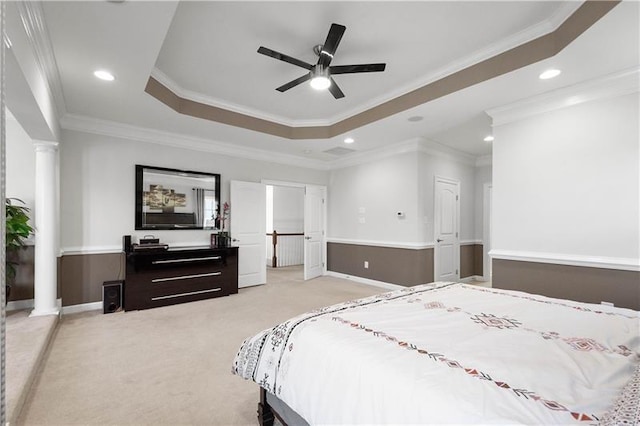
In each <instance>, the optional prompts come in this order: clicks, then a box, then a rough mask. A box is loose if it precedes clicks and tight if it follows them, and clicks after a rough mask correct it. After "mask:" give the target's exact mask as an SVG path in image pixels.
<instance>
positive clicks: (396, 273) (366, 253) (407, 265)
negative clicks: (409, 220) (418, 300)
mask: <svg viewBox="0 0 640 426" xmlns="http://www.w3.org/2000/svg"><path fill="white" fill-rule="evenodd" d="M365 261H368V262H369V268H368V269H365V268H364V262H365ZM327 270H329V271H332V272H339V273H341V274H345V275H353V276H356V277H361V278H368V279H371V280H376V281H382V282H386V283H391V284H398V285H403V286H412V285H417V284H424V283H430V282H433V249H430V248H429V249H421V250H414V249H403V248H394V247H378V246H365V245H359V244H343V243H328V244H327Z"/></svg>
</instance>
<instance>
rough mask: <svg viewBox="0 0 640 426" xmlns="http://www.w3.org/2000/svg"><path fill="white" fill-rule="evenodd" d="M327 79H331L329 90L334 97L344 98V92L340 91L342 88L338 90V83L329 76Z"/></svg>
mask: <svg viewBox="0 0 640 426" xmlns="http://www.w3.org/2000/svg"><path fill="white" fill-rule="evenodd" d="M329 80H331V86H329V91H330V92H331V94H332V95H333V97H334V98H336V99H340V98H344V93H342V90H340V87H338V83H336V81H335V80H334V79H333V78H331V77H329Z"/></svg>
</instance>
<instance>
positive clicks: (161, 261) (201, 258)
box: [151, 256, 222, 265]
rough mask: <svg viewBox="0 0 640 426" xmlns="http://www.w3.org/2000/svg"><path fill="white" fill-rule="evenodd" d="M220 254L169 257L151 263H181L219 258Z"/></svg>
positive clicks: (220, 257)
mask: <svg viewBox="0 0 640 426" xmlns="http://www.w3.org/2000/svg"><path fill="white" fill-rule="evenodd" d="M220 259H222V256H211V257H192V258H189V259H169V260H154V261H153V262H151V263H152V264H153V265H158V264H161V263H183V262H197V261H199V260H220Z"/></svg>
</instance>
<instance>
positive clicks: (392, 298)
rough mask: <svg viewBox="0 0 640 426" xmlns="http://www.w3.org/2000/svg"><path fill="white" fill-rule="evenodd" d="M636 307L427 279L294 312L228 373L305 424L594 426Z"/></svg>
mask: <svg viewBox="0 0 640 426" xmlns="http://www.w3.org/2000/svg"><path fill="white" fill-rule="evenodd" d="M639 314H640V313H639V312H636V311H633V310H630V309H622V308H614V307H608V306H601V305H593V304H585V303H578V302H572V301H567V300H561V299H551V298H547V297H543V296H535V295H530V294H527V293H521V292H514V291H505V290H498V289H491V288H484V287H478V286H472V285H465V284H459V283H436V284H430V285H422V286H416V287H410V288H407V289H403V290H399V291H394V292H390V293H384V294H382V295H378V296H373V297H369V298H365V299H360V300H356V301H352V302H347V303H343V304H339V305H334V306H331V307H327V308H323V309H320V310H317V311H313V312H309V313H306V314H303V315H300V316H298V317H296V318H292V319H290V320H289V321H286V322H284V323H282V324H280V325H278V326H276V327H274V328H272V329H269V330H265V331H263V332H261V333H259V334H258V335H256V336H254V337H252V338H249V339H247V340H246V341H245V342H244V343H243V344H242V346H241V347H240V350H239V352H238V354H237V356H236V359H235V361H234V365H233V372H234V373H235V374H237V375H239V376H242V377H244V378H245V379H250V380H253V381H255V382H256V383H258V384H260V385H261V386H262V387H264V388H265V389H267V390H268V391H270V392H272V393H273V394H275V395H276V396H278V397H279V398H280V399H281V400H282V401H284V402H285V403H287V404H288V405H289V406H290V407H291V408H293V409H294V410H295V411H296V412H297V413H298V414H300V415H301V416H302V417H303V418H305V419H306V420H307V421H308V422H309V423H310V424H312V425H316V424H341V425H344V424H427V423H431V424H433V423H436V424H443V423H455V424H597V423H598V422H599V421H600V420H602V419H603V417H604V416H605V414H606V412H607V411H608V410H611V409H612V408H613V405H614V402H616V399H617V397H618V394H620V393H621V390H622V389H623V388H624V387H625V385H627V383H628V382H629V381H630V379H631V377H632V375H633V372H634V370H635V369H636V368H637V367H638V366H639V365H640V316H639ZM634 398H635V401H633V399H634ZM637 399H638V394H637V393H635V396H633V397H631V398H627V399H626V401H629V403H630V404H633V403H634V402H635V403H636V404H637V403H638V400H637ZM625 403H626V402H625ZM636 408H637V406H636ZM630 412H631V410H629V409H628V410H626V411H625V410H624V409H622V410H620V411H619V413H622V414H621V415H622V416H625V415H628V413H630ZM625 413H627V414H625ZM620 421H622V420H620ZM614 422H615V421H614ZM612 424H613V423H612Z"/></svg>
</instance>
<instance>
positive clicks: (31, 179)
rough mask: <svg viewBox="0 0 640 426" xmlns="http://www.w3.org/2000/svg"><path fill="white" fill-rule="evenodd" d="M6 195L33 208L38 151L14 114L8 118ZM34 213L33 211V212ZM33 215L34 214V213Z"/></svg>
mask: <svg viewBox="0 0 640 426" xmlns="http://www.w3.org/2000/svg"><path fill="white" fill-rule="evenodd" d="M5 128H6V156H7V167H6V169H5V176H6V185H7V186H6V196H7V198H19V199H21V200H22V201H24V202H25V204H26V205H27V207H29V208H30V209H33V207H34V204H35V190H36V183H35V182H36V180H35V173H36V171H35V170H36V151H35V149H34V147H33V141H32V140H31V138H30V137H29V135H27V133H26V132H25V131H24V129H23V128H22V126H20V123H18V122H17V121H16V119H15V118H13V116H10V115H9V114H7V120H6V127H5ZM32 213H33V212H32ZM32 216H33V214H32Z"/></svg>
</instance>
